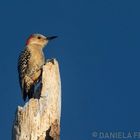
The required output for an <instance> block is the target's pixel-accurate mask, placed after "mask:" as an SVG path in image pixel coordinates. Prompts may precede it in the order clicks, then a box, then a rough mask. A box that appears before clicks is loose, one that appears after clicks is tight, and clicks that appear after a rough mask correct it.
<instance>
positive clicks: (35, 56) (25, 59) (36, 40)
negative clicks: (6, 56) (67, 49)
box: [18, 33, 57, 101]
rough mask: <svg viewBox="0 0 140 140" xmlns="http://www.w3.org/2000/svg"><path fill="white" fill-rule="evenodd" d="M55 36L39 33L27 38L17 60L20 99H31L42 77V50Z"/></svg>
mask: <svg viewBox="0 0 140 140" xmlns="http://www.w3.org/2000/svg"><path fill="white" fill-rule="evenodd" d="M55 38H57V36H44V35H42V34H39V33H35V34H32V35H30V36H29V37H28V39H27V41H26V45H25V48H24V50H23V51H21V53H20V55H19V58H18V74H19V83H20V88H21V92H22V98H23V100H24V101H26V99H27V97H28V99H30V98H32V97H33V93H34V86H35V84H36V82H37V81H38V80H39V78H40V76H41V75H42V67H43V65H44V64H45V55H44V52H43V49H44V48H45V46H46V45H47V44H48V42H49V41H50V40H53V39H55Z"/></svg>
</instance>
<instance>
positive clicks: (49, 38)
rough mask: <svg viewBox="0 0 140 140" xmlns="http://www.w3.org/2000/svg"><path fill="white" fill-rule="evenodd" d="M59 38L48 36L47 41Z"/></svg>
mask: <svg viewBox="0 0 140 140" xmlns="http://www.w3.org/2000/svg"><path fill="white" fill-rule="evenodd" d="M57 37H58V36H48V37H46V39H47V40H53V39H55V38H57Z"/></svg>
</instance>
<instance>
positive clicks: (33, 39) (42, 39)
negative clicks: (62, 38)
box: [26, 34, 57, 48]
mask: <svg viewBox="0 0 140 140" xmlns="http://www.w3.org/2000/svg"><path fill="white" fill-rule="evenodd" d="M55 38H57V36H48V37H47V36H44V35H42V34H32V35H31V36H30V37H29V38H28V39H27V42H26V45H27V46H28V45H38V46H41V47H42V48H43V47H45V45H47V43H48V42H49V41H50V40H52V39H55Z"/></svg>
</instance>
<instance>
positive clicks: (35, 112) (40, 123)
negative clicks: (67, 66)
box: [12, 59, 61, 140]
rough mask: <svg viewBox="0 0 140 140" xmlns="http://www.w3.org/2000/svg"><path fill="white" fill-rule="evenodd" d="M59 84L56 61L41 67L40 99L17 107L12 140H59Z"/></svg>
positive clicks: (31, 100)
mask: <svg viewBox="0 0 140 140" xmlns="http://www.w3.org/2000/svg"><path fill="white" fill-rule="evenodd" d="M60 114H61V83H60V75H59V66H58V63H57V61H56V60H55V59H54V60H53V61H50V62H47V63H46V65H44V67H43V74H42V90H41V97H40V99H34V98H32V99H30V100H29V101H28V102H27V103H26V104H25V105H24V107H20V106H18V109H17V112H16V117H15V120H14V124H13V132H12V140H59V138H60V137H59V136H60Z"/></svg>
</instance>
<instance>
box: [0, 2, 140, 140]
mask: <svg viewBox="0 0 140 140" xmlns="http://www.w3.org/2000/svg"><path fill="white" fill-rule="evenodd" d="M139 5H140V1H138V0H135V1H132V0H123V1H122V0H114V1H112V0H69V1H68V0H59V1H58V0H40V1H37V0H30V1H29V0H24V1H19V0H13V1H8V0H5V1H4V0H1V1H0V19H1V20H0V43H1V44H0V48H1V50H0V52H1V53H0V64H1V68H0V74H1V76H0V77H1V80H0V91H1V102H0V116H1V117H0V130H1V138H3V139H5V140H9V139H10V138H11V127H12V123H13V120H14V113H15V110H16V108H17V106H18V105H24V102H23V101H22V98H21V92H20V88H19V83H18V74H17V58H18V55H19V53H20V51H21V50H23V48H24V45H25V41H26V39H27V37H28V36H29V35H30V34H32V33H42V34H44V35H58V36H59V38H58V39H56V40H55V41H54V42H51V43H49V45H48V46H47V47H46V49H45V55H46V56H47V58H57V60H58V61H59V64H60V72H61V80H62V118H61V139H62V140H71V139H73V140H93V137H92V132H93V131H109V132H112V131H123V132H128V131H139V129H140V124H139V120H140V119H139V118H140V109H139V106H140V88H139V87H140V64H139V63H140V55H139V54H140V8H139ZM129 140H130V139H129Z"/></svg>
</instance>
